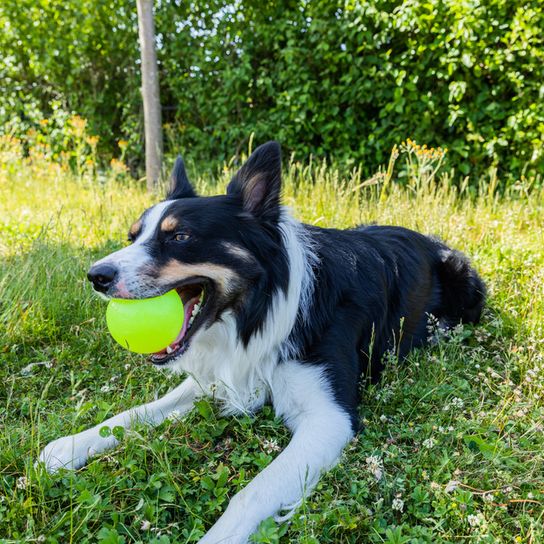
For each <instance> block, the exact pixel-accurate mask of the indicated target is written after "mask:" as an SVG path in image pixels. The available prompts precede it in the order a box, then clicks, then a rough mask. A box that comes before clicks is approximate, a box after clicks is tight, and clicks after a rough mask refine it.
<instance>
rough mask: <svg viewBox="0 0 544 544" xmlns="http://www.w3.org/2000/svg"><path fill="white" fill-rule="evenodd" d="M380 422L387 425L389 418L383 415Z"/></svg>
mask: <svg viewBox="0 0 544 544" xmlns="http://www.w3.org/2000/svg"><path fill="white" fill-rule="evenodd" d="M380 421H381V422H382V423H385V422H386V421H387V416H386V415H384V414H382V415H381V416H380Z"/></svg>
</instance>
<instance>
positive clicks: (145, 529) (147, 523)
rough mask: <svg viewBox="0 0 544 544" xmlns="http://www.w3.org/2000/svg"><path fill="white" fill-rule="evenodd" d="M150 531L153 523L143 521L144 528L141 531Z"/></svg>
mask: <svg viewBox="0 0 544 544" xmlns="http://www.w3.org/2000/svg"><path fill="white" fill-rule="evenodd" d="M149 529H151V522H150V521H148V520H147V519H144V521H142V526H141V527H140V531H149Z"/></svg>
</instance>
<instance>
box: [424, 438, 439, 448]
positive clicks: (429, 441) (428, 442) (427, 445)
mask: <svg viewBox="0 0 544 544" xmlns="http://www.w3.org/2000/svg"><path fill="white" fill-rule="evenodd" d="M435 444H436V442H435V441H434V440H433V439H432V438H427V439H426V440H424V441H423V447H424V448H427V449H428V450H430V449H431V448H433V447H434V445H435Z"/></svg>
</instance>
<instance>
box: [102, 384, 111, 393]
mask: <svg viewBox="0 0 544 544" xmlns="http://www.w3.org/2000/svg"><path fill="white" fill-rule="evenodd" d="M110 390H111V387H110V386H109V385H103V386H102V387H101V388H100V391H101V392H102V393H108V392H109V391H110Z"/></svg>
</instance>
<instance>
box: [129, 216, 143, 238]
mask: <svg viewBox="0 0 544 544" xmlns="http://www.w3.org/2000/svg"><path fill="white" fill-rule="evenodd" d="M140 230H142V220H141V219H138V221H136V223H133V225H132V226H131V227H130V230H129V231H128V233H129V234H130V236H132V237H134V238H135V237H136V236H138V234H140Z"/></svg>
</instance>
